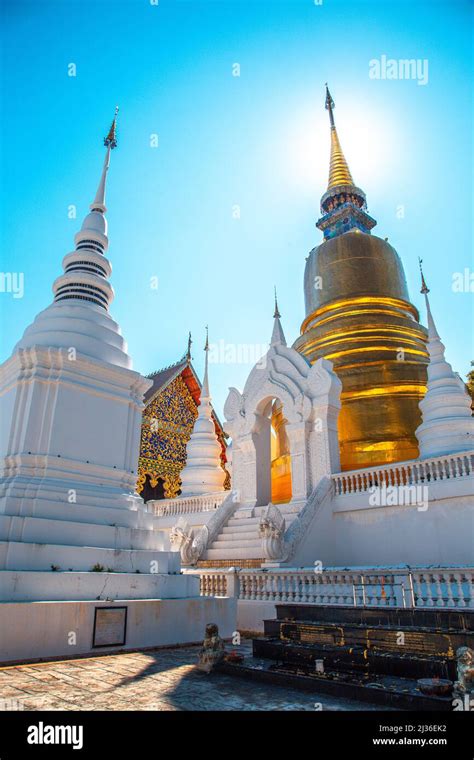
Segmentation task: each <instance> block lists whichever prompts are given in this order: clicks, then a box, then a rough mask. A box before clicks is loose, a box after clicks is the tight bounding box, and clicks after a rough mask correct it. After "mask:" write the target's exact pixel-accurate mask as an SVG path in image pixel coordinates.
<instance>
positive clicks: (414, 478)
mask: <svg viewBox="0 0 474 760" xmlns="http://www.w3.org/2000/svg"><path fill="white" fill-rule="evenodd" d="M473 471H474V452H472V451H467V452H463V453H460V454H449V455H446V456H442V457H434V458H432V459H422V460H413V461H409V462H397V463H395V464H391V465H387V466H386V467H370V468H368V469H364V470H350V471H347V472H339V473H336V474H334V475H332V476H331V479H332V481H333V483H334V491H335V495H336V496H345V495H346V494H354V493H365V492H367V491H369V490H370V489H371V488H373V487H374V486H378V487H382V486H384V485H385V486H387V487H389V486H406V485H417V484H425V485H426V484H427V483H430V482H434V481H438V480H448V479H453V478H464V477H469V476H472V474H473Z"/></svg>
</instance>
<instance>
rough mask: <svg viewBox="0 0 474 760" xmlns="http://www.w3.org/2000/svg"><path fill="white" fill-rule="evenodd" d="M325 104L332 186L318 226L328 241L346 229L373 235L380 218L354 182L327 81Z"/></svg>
mask: <svg viewBox="0 0 474 760" xmlns="http://www.w3.org/2000/svg"><path fill="white" fill-rule="evenodd" d="M325 106H326V110H327V111H328V112H329V124H330V127H331V158H330V162H329V180H328V187H327V190H326V192H325V193H324V195H323V197H322V198H321V211H322V214H323V216H322V217H321V219H319V220H318V221H317V222H316V227H318V229H320V230H321V232H323V234H324V238H325V239H326V240H329V239H330V238H333V237H338V235H342V234H344V233H345V232H353V231H357V232H365V233H367V234H370V230H371V229H372V227H375V225H376V221H375V219H372V217H371V216H369V215H368V213H367V203H366V199H365V193H364V191H363V190H361V189H360V187H356V185H355V184H354V180H353V179H352V174H351V173H350V170H349V166H348V165H347V161H346V159H345V156H344V153H343V152H342V148H341V143H340V142H339V137H338V134H337V130H336V124H335V121H334V100H333V99H332V96H331V93H330V92H329V88H328V86H327V84H326V101H325Z"/></svg>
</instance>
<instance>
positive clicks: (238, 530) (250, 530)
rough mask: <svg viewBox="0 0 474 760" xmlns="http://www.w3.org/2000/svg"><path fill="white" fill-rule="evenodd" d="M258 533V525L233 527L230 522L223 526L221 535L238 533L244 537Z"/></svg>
mask: <svg viewBox="0 0 474 760" xmlns="http://www.w3.org/2000/svg"><path fill="white" fill-rule="evenodd" d="M256 531H258V523H255V524H254V525H234V524H233V523H232V524H231V523H230V522H229V523H228V524H227V525H226V526H225V528H222V533H224V534H225V533H235V534H237V533H240V534H241V535H243V536H245V535H246V534H247V533H255V532H256Z"/></svg>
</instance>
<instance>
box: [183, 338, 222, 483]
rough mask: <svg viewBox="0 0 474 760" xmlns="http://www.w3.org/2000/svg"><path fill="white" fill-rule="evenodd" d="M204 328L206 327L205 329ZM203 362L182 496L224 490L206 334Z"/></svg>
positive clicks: (187, 448) (184, 470) (187, 450)
mask: <svg viewBox="0 0 474 760" xmlns="http://www.w3.org/2000/svg"><path fill="white" fill-rule="evenodd" d="M206 330H207V328H206ZM204 351H205V352H206V361H205V368H204V380H203V383H202V388H201V402H200V404H199V409H198V416H197V418H196V422H195V423H194V428H193V432H192V434H191V438H190V439H189V441H188V445H187V447H186V465H185V467H184V469H183V471H182V472H181V495H182V496H191V495H192V496H195V495H199V494H207V493H215V492H217V491H223V490H224V478H225V473H224V471H223V469H222V466H221V459H220V455H221V445H220V443H219V441H218V439H217V435H216V428H215V425H214V420H213V419H212V405H211V395H210V392H209V339H208V336H207V335H206V345H205V348H204Z"/></svg>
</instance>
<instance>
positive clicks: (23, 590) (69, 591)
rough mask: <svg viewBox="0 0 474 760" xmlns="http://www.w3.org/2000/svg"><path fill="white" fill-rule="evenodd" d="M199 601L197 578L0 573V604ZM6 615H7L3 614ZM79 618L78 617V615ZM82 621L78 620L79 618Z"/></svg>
mask: <svg viewBox="0 0 474 760" xmlns="http://www.w3.org/2000/svg"><path fill="white" fill-rule="evenodd" d="M183 597H190V598H191V599H196V600H199V599H202V597H200V596H199V578H198V577H197V576H194V575H188V574H185V575H166V574H161V573H84V572H77V573H75V572H72V573H70V572H65V573H61V572H56V573H53V572H51V571H50V572H31V571H30V572H24V571H11V570H0V602H39V601H44V602H55V601H67V602H68V603H69V602H71V600H73V601H75V602H78V601H93V600H96V599H97V600H105V599H120V600H128V599H180V598H183ZM6 614H7V613H6ZM78 614H79V613H78ZM81 619H82V618H81Z"/></svg>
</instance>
